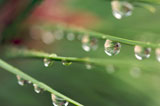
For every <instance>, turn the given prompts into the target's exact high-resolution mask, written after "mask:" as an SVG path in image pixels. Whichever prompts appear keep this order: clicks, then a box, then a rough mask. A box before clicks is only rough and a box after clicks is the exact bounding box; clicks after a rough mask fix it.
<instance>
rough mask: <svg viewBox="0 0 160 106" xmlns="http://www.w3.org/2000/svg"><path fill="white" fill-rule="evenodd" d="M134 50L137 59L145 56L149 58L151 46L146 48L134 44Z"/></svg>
mask: <svg viewBox="0 0 160 106" xmlns="http://www.w3.org/2000/svg"><path fill="white" fill-rule="evenodd" d="M134 52H135V57H136V58H137V59H138V60H143V59H145V58H149V57H150V53H151V48H146V47H141V46H139V45H136V46H135V47H134Z"/></svg>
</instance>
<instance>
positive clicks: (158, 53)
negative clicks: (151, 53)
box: [155, 48, 160, 62]
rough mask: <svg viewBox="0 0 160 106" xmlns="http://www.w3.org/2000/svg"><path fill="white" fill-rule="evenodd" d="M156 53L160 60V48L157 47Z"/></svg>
mask: <svg viewBox="0 0 160 106" xmlns="http://www.w3.org/2000/svg"><path fill="white" fill-rule="evenodd" d="M155 53H156V58H157V60H158V61H159V62H160V48H157V49H156V51H155Z"/></svg>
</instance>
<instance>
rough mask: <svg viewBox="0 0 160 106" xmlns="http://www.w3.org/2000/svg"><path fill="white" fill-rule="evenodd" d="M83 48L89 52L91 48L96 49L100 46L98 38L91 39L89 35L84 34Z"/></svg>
mask: <svg viewBox="0 0 160 106" xmlns="http://www.w3.org/2000/svg"><path fill="white" fill-rule="evenodd" d="M82 48H83V50H85V51H86V52H89V51H90V50H96V49H97V48H98V45H97V39H96V38H92V39H90V38H89V36H88V35H85V36H83V37H82Z"/></svg>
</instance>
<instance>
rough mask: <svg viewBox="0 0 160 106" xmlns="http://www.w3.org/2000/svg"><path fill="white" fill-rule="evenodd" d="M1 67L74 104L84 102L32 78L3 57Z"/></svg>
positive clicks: (78, 105) (0, 62) (77, 104)
mask: <svg viewBox="0 0 160 106" xmlns="http://www.w3.org/2000/svg"><path fill="white" fill-rule="evenodd" d="M0 67H1V68H3V69H5V70H7V71H9V72H11V73H13V74H15V75H19V76H20V77H21V78H23V79H25V80H28V81H31V82H32V83H34V84H36V85H37V86H39V87H40V88H42V89H44V90H45V91H48V92H50V93H52V94H54V95H56V96H59V97H62V98H63V99H65V100H67V101H68V102H70V103H73V104H74V105H76V106H83V105H82V104H80V103H78V102H76V101H74V100H72V99H70V98H68V97H66V96H64V95H63V94H61V93H59V92H57V91H55V90H53V89H52V88H51V87H49V86H48V85H46V84H44V83H42V82H40V81H38V80H36V79H34V78H32V77H31V76H29V75H27V74H25V73H23V72H22V71H20V70H19V69H17V68H15V67H13V66H11V65H9V64H8V63H6V62H5V61H3V60H2V59H0Z"/></svg>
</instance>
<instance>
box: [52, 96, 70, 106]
mask: <svg viewBox="0 0 160 106" xmlns="http://www.w3.org/2000/svg"><path fill="white" fill-rule="evenodd" d="M51 99H52V103H53V105H54V106H68V104H69V102H68V101H66V100H65V99H63V98H61V97H59V96H56V95H54V94H51Z"/></svg>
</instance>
